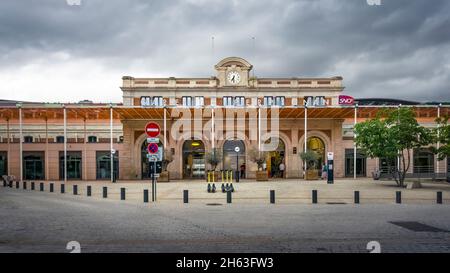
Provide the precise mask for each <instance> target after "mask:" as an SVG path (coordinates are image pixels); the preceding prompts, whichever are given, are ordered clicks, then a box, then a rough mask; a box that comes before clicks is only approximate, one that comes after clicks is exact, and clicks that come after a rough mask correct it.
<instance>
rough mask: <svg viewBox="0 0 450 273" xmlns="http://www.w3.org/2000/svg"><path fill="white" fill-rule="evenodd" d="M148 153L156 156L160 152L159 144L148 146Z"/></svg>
mask: <svg viewBox="0 0 450 273" xmlns="http://www.w3.org/2000/svg"><path fill="white" fill-rule="evenodd" d="M147 151H148V153H149V154H156V153H157V152H158V144H156V143H150V144H148V146H147Z"/></svg>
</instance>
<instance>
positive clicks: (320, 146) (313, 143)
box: [306, 136, 325, 177]
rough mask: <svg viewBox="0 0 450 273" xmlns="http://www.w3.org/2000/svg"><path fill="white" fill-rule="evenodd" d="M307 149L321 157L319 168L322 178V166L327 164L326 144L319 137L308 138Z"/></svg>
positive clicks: (318, 163)
mask: <svg viewBox="0 0 450 273" xmlns="http://www.w3.org/2000/svg"><path fill="white" fill-rule="evenodd" d="M306 148H307V150H308V151H313V152H315V153H317V155H318V156H319V159H318V162H317V168H318V172H319V177H320V173H321V172H322V165H323V164H324V163H325V143H324V142H323V140H322V139H320V138H319V137H315V136H313V137H310V138H308V141H307V142H306Z"/></svg>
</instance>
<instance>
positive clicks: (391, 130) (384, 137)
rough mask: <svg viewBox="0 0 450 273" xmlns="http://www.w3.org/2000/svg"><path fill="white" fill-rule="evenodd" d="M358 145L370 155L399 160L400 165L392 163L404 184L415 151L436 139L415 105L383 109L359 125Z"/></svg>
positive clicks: (390, 168) (396, 175) (394, 173)
mask: <svg viewBox="0 0 450 273" xmlns="http://www.w3.org/2000/svg"><path fill="white" fill-rule="evenodd" d="M355 134H356V140H355V141H356V145H357V146H358V147H360V148H361V149H362V150H363V151H364V152H365V153H366V154H367V155H368V156H369V157H371V158H374V157H378V158H382V157H383V158H386V159H388V160H387V162H390V161H392V160H396V159H397V158H398V159H399V163H400V164H398V166H388V168H389V171H390V173H391V174H392V175H393V178H394V179H395V181H396V183H397V185H398V186H400V187H403V186H404V181H405V177H406V173H407V172H408V170H409V168H410V166H411V151H412V150H413V149H415V148H420V147H423V146H427V145H429V144H430V143H432V142H433V134H432V132H431V130H430V129H427V128H425V127H423V126H420V125H419V123H418V122H417V120H416V118H415V113H414V111H413V110H412V109H411V108H406V107H399V108H398V109H395V110H393V109H390V110H385V111H380V112H379V113H378V114H377V117H376V118H375V119H371V120H367V121H364V122H361V123H358V124H357V125H356V126H355Z"/></svg>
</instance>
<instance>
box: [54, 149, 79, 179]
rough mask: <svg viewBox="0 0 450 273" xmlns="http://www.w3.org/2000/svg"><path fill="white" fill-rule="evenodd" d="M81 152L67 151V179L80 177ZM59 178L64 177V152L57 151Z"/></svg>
mask: <svg viewBox="0 0 450 273" xmlns="http://www.w3.org/2000/svg"><path fill="white" fill-rule="evenodd" d="M81 161H82V158H81V152H73V151H70V152H67V159H66V162H67V163H66V164H67V179H81V173H82V164H81ZM59 179H61V180H63V179H64V152H59Z"/></svg>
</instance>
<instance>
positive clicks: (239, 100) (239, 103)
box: [234, 96, 245, 107]
mask: <svg viewBox="0 0 450 273" xmlns="http://www.w3.org/2000/svg"><path fill="white" fill-rule="evenodd" d="M234 106H236V107H244V106H245V97H243V96H238V97H234Z"/></svg>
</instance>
